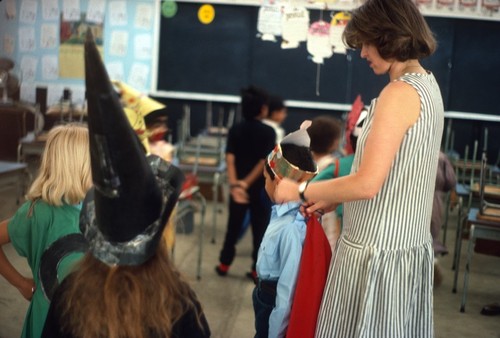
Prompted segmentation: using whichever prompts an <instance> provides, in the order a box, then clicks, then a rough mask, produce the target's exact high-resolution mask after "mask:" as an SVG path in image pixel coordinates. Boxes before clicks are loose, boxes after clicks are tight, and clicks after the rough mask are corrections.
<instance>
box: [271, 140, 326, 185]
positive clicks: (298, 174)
mask: <svg viewBox="0 0 500 338" xmlns="http://www.w3.org/2000/svg"><path fill="white" fill-rule="evenodd" d="M267 164H268V165H269V167H270V168H271V170H272V171H273V173H274V174H275V175H276V176H278V177H279V178H283V177H286V178H289V179H291V180H294V181H297V182H303V181H308V180H310V179H312V178H313V177H314V176H316V174H317V173H318V169H317V168H316V170H315V171H314V172H313V171H306V170H302V169H300V168H299V167H297V166H296V165H294V164H292V163H290V162H288V161H287V159H286V158H285V157H284V156H283V152H282V151H281V146H280V145H279V144H277V145H276V146H275V147H274V149H273V151H271V152H270V153H269V155H268V156H267Z"/></svg>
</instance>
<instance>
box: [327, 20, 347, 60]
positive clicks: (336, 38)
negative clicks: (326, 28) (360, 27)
mask: <svg viewBox="0 0 500 338" xmlns="http://www.w3.org/2000/svg"><path fill="white" fill-rule="evenodd" d="M349 20H351V14H350V13H349V12H338V13H336V14H334V15H333V16H332V21H331V23H330V43H331V44H332V46H333V52H334V53H337V54H345V53H346V52H347V46H346V45H345V43H344V40H342V34H343V33H344V29H345V27H346V26H347V23H348V22H349Z"/></svg>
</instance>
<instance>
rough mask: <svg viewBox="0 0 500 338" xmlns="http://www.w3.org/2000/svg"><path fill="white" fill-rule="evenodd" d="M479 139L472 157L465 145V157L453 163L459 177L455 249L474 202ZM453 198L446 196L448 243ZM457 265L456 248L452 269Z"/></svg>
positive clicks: (456, 190) (445, 222) (444, 240)
mask: <svg viewBox="0 0 500 338" xmlns="http://www.w3.org/2000/svg"><path fill="white" fill-rule="evenodd" d="M477 148H478V141H477V140H476V141H474V150H473V154H472V158H471V159H470V160H469V146H468V145H467V146H465V152H464V159H463V160H460V159H458V160H454V161H452V165H453V167H454V168H455V175H456V177H457V184H456V186H455V192H456V194H457V197H458V205H457V207H458V218H457V231H456V235H457V237H455V249H457V245H458V244H457V242H458V243H460V241H461V238H460V237H459V228H461V227H462V223H463V222H465V216H466V215H467V210H469V209H470V207H471V204H472V197H473V194H472V185H473V184H474V174H475V171H476V156H477ZM450 203H451V198H450V194H448V195H447V198H446V203H445V204H446V207H445V210H446V211H445V219H444V222H443V226H442V227H443V243H446V235H447V230H448V217H449V209H450ZM455 267H456V250H455V255H454V259H453V265H452V269H455Z"/></svg>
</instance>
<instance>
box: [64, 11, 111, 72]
mask: <svg viewBox="0 0 500 338" xmlns="http://www.w3.org/2000/svg"><path fill="white" fill-rule="evenodd" d="M63 17H64V16H63V15H61V28H60V37H59V40H60V44H59V77H61V78H76V79H83V78H84V77H85V67H84V62H83V59H84V58H83V44H84V41H85V34H86V33H87V28H90V29H91V30H92V34H93V35H94V39H95V42H96V45H97V49H98V50H99V52H100V53H101V55H102V54H103V47H102V46H103V36H104V35H103V24H102V23H88V22H86V20H85V13H82V14H81V15H80V20H79V21H65V20H63Z"/></svg>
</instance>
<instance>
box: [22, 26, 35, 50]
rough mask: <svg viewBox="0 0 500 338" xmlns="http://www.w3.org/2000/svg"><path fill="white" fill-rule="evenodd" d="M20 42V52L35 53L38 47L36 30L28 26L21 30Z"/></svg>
mask: <svg viewBox="0 0 500 338" xmlns="http://www.w3.org/2000/svg"><path fill="white" fill-rule="evenodd" d="M18 40H19V51H20V52H33V51H34V50H35V47H36V42H35V28H34V27H27V26H25V27H21V28H19V38H18Z"/></svg>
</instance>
